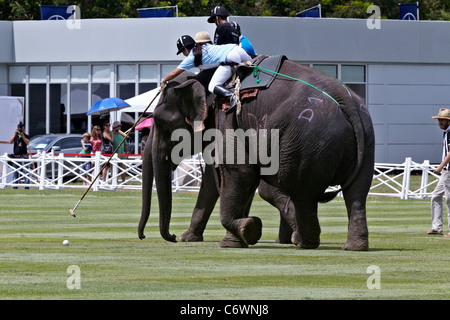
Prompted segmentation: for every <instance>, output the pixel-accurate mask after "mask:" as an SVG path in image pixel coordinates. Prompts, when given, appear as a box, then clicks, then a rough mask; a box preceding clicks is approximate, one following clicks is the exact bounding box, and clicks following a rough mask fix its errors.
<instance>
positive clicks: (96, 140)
mask: <svg viewBox="0 0 450 320" xmlns="http://www.w3.org/2000/svg"><path fill="white" fill-rule="evenodd" d="M91 143H92V153H96V152H97V151H100V152H101V151H102V129H101V128H100V126H94V127H93V128H92V132H91Z"/></svg>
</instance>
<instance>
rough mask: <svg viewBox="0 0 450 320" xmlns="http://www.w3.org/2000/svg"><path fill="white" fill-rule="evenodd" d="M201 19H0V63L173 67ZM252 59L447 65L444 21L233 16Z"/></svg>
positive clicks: (449, 48)
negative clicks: (181, 43)
mask: <svg viewBox="0 0 450 320" xmlns="http://www.w3.org/2000/svg"><path fill="white" fill-rule="evenodd" d="M206 20H207V17H188V18H157V19H148V18H147V19H145V18H128V19H86V20H80V21H79V22H80V23H79V28H74V26H73V25H72V26H70V25H69V24H70V23H73V22H72V21H61V20H54V21H0V40H1V42H2V50H1V51H0V63H49V62H51V63H52V62H55V63H56V62H60V63H65V62H108V61H111V62H120V61H168V62H171V61H173V62H178V61H180V59H181V58H182V57H180V56H179V55H178V56H177V55H176V40H177V39H178V37H179V36H180V35H182V34H189V35H192V36H194V35H195V34H196V33H197V32H198V31H202V30H206V31H208V32H210V34H211V35H213V34H214V29H215V25H213V24H210V23H207V21H206ZM229 20H234V21H236V22H238V23H239V24H240V26H241V30H242V33H243V35H245V36H246V37H247V38H248V39H249V40H250V41H251V42H252V44H253V46H254V47H255V50H256V51H257V53H259V54H267V55H272V54H284V55H286V56H287V57H288V58H289V59H291V60H296V61H308V62H316V63H317V62H328V61H334V62H349V63H444V64H447V63H450V54H449V52H450V22H447V21H402V20H381V21H380V29H369V28H368V27H367V23H368V22H367V20H365V19H334V18H320V19H319V18H286V17H233V16H231V17H230V18H229Z"/></svg>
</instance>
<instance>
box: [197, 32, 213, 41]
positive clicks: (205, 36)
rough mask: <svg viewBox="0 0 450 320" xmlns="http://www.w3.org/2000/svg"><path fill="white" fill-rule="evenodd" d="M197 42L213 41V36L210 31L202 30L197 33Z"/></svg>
mask: <svg viewBox="0 0 450 320" xmlns="http://www.w3.org/2000/svg"><path fill="white" fill-rule="evenodd" d="M195 42H196V43H207V42H212V41H211V37H210V36H209V33H208V31H200V32H198V33H197V34H196V35H195Z"/></svg>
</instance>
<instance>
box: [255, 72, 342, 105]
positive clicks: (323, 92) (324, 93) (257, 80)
mask: <svg viewBox="0 0 450 320" xmlns="http://www.w3.org/2000/svg"><path fill="white" fill-rule="evenodd" d="M260 71H265V72H270V73H273V74H276V75H278V76H282V77H285V78H288V79H291V80H295V81H299V82H301V83H304V84H306V85H308V86H310V87H311V88H313V89H315V90H317V91H319V92H320V93H322V94H323V95H325V96H327V97H328V98H330V99H331V100H332V101H333V102H334V103H335V104H336V105H337V106H338V107H339V108H341V109H342V107H341V105H340V104H339V102H337V101H336V100H335V99H334V98H333V97H332V96H330V95H329V94H328V93H326V92H325V91H323V90H320V89H319V88H317V87H315V86H313V85H312V84H310V83H308V82H306V81H304V80H301V79H297V78H294V77H291V76H288V75H285V74H282V73H279V72H275V71H272V70H269V69H265V68H261V67H259V66H254V67H253V77H254V78H256V83H259V82H260V81H261V80H260V79H259V72H260ZM341 85H342V83H341ZM344 88H345V87H344ZM347 92H348V90H347Z"/></svg>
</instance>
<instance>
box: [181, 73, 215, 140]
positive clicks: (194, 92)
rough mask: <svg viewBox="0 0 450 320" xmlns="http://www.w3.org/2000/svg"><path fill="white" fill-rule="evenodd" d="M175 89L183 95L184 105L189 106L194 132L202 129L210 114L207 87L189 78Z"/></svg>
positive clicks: (189, 116)
mask: <svg viewBox="0 0 450 320" xmlns="http://www.w3.org/2000/svg"><path fill="white" fill-rule="evenodd" d="M174 89H175V91H176V92H179V93H180V94H181V95H182V100H183V101H184V105H186V106H187V109H188V110H187V112H188V116H187V118H188V120H189V124H190V125H191V126H192V129H193V130H194V132H197V131H202V130H203V129H204V128H205V125H204V123H203V122H204V121H205V119H206V117H207V115H208V109H207V104H206V92H205V87H203V85H202V84H201V83H200V82H199V81H197V80H196V79H189V80H187V81H185V82H183V83H181V84H179V85H178V86H176V87H175V88H174Z"/></svg>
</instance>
